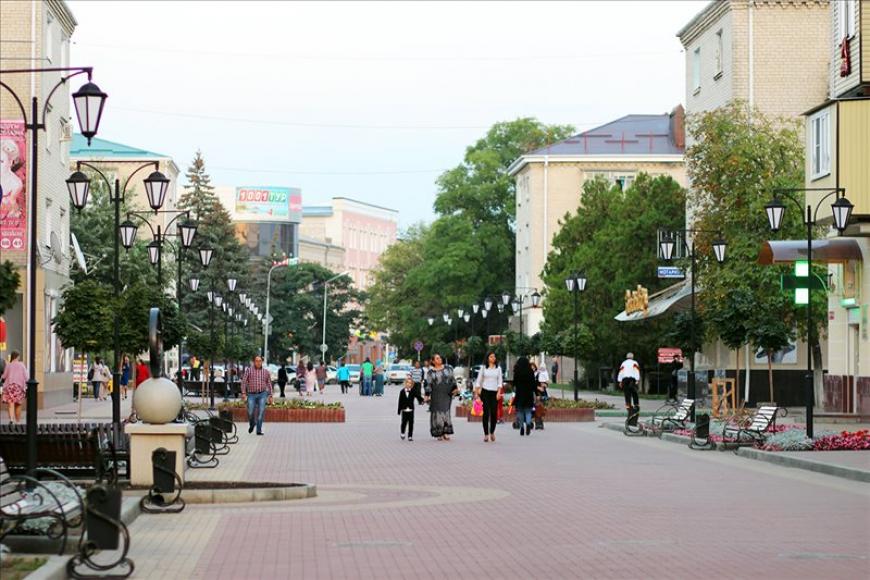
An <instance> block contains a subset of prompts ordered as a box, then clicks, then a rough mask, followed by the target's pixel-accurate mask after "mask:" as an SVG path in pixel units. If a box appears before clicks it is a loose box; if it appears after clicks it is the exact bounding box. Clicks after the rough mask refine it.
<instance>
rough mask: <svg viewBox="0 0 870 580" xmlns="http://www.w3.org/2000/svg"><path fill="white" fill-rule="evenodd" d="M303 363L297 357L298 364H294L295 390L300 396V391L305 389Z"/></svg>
mask: <svg viewBox="0 0 870 580" xmlns="http://www.w3.org/2000/svg"><path fill="white" fill-rule="evenodd" d="M305 372H306V371H305V363H304V362H302V359H301V358H300V359H299V364H298V365H296V392H297V393H299V396H300V397H301V396H302V391H303V390H304V389H305Z"/></svg>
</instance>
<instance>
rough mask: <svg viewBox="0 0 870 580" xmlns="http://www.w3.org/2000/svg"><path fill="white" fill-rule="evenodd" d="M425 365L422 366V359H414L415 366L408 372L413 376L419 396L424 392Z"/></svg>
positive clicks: (412, 379)
mask: <svg viewBox="0 0 870 580" xmlns="http://www.w3.org/2000/svg"><path fill="white" fill-rule="evenodd" d="M424 372H425V371H423V367H421V366H420V361H419V360H416V361H414V368H412V369H411V371H410V372H409V373H408V376H409V377H411V381H412V382H413V383H414V390H415V391H416V392H417V396H418V397H419V396H421V395H422V393H423V375H424Z"/></svg>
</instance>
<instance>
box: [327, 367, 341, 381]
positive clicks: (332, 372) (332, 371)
mask: <svg viewBox="0 0 870 580" xmlns="http://www.w3.org/2000/svg"><path fill="white" fill-rule="evenodd" d="M337 375H338V369H336V368H335V367H334V366H331V365H328V366H327V367H326V384H327V385H335V384H337V383H338V378H336V377H337Z"/></svg>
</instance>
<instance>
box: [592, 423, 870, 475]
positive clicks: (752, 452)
mask: <svg viewBox="0 0 870 580" xmlns="http://www.w3.org/2000/svg"><path fill="white" fill-rule="evenodd" d="M600 426H601V427H604V428H605V429H609V430H611V431H618V432H620V433H622V431H623V424H622V423H601V424H600ZM661 440H662V441H667V442H668V443H679V444H682V445H688V444H689V440H690V438H689V437H684V436H682V435H675V434H673V433H663V434H662V436H661ZM715 448H716V447H715V446H714V447H713V449H715ZM729 451H730V450H729ZM807 453H813V452H812V451H807ZM831 453H863V452H862V451H836V452H834V451H832V452H831ZM737 455H738V456H740V457H745V458H747V459H754V460H756V461H764V462H766V463H771V464H774V465H781V466H784V467H792V468H795V469H804V470H806V471H815V472H816V473H823V474H825V475H831V476H834V477H842V478H844V479H851V480H852V481H860V482H866V483H870V471H867V470H865V469H856V468H854V467H847V466H844V465H834V464H831V463H823V462H821V461H816V460H813V459H804V458H802V457H794V456H791V455H781V454H779V453H777V452H775V451H763V450H761V449H754V448H752V447H740V448H738V449H737Z"/></svg>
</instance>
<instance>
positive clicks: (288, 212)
mask: <svg viewBox="0 0 870 580" xmlns="http://www.w3.org/2000/svg"><path fill="white" fill-rule="evenodd" d="M233 216H234V217H235V219H237V220H239V221H252V222H283V223H288V222H291V223H300V222H301V221H302V191H301V190H300V189H299V188H296V187H276V186H271V185H266V186H244V187H237V188H236V195H235V207H234V208H233Z"/></svg>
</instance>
